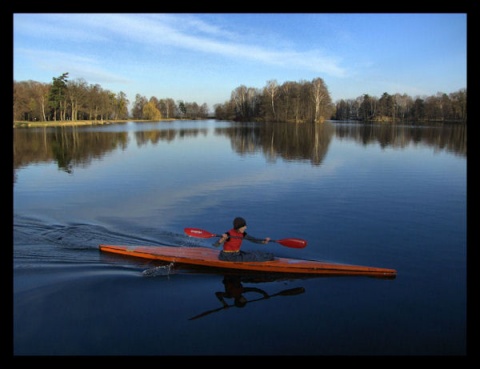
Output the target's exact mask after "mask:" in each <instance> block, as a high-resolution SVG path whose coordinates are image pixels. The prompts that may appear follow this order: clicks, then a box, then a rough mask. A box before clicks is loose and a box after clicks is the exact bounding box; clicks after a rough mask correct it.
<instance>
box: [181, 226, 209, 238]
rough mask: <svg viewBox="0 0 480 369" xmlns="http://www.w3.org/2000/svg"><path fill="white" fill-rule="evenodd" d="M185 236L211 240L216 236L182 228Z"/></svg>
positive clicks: (207, 232)
mask: <svg viewBox="0 0 480 369" xmlns="http://www.w3.org/2000/svg"><path fill="white" fill-rule="evenodd" d="M183 230H184V232H185V233H186V234H188V235H189V236H192V237H198V238H212V237H217V235H216V234H214V233H210V232H209V231H205V230H203V229H200V228H184V229H183Z"/></svg>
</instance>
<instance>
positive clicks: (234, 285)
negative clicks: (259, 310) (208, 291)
mask: <svg viewBox="0 0 480 369" xmlns="http://www.w3.org/2000/svg"><path fill="white" fill-rule="evenodd" d="M223 285H224V286H225V292H215V296H217V298H218V299H219V300H220V302H221V303H222V304H223V307H225V308H228V307H229V305H228V304H227V302H226V301H225V298H233V301H234V305H235V306H236V307H244V306H245V305H246V304H247V302H248V300H247V299H246V297H245V296H243V294H244V293H246V292H257V293H260V294H262V295H263V298H265V299H268V298H269V297H270V296H269V295H268V293H266V292H265V291H264V290H262V289H260V288H256V287H243V285H242V282H241V281H240V277H236V276H225V277H224V278H223Z"/></svg>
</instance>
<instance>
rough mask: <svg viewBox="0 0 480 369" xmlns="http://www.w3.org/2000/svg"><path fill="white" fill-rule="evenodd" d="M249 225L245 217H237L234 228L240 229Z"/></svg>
mask: <svg viewBox="0 0 480 369" xmlns="http://www.w3.org/2000/svg"><path fill="white" fill-rule="evenodd" d="M246 226H247V222H246V221H245V219H243V218H241V217H236V218H235V219H234V220H233V228H235V229H237V230H238V229H240V228H242V227H246Z"/></svg>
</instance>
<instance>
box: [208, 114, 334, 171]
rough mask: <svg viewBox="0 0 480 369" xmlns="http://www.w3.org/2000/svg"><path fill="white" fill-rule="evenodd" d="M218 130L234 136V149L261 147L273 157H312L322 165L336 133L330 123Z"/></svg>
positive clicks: (242, 126)
mask: <svg viewBox="0 0 480 369" xmlns="http://www.w3.org/2000/svg"><path fill="white" fill-rule="evenodd" d="M215 133H216V134H219V135H225V136H228V137H230V139H231V141H232V147H233V148H234V150H235V151H236V152H237V153H239V154H241V155H243V154H247V153H253V152H258V151H261V152H263V154H264V155H265V156H266V158H267V159H268V160H270V161H275V160H276V159H277V158H282V159H285V160H288V161H294V160H308V161H310V162H311V163H312V164H313V165H320V164H321V162H322V160H323V158H324V157H325V155H326V153H327V151H328V146H329V144H330V141H331V139H332V136H333V134H334V127H333V126H332V125H331V124H329V123H325V124H291V123H266V124H258V125H246V126H245V125H238V126H234V127H231V128H218V129H216V130H215Z"/></svg>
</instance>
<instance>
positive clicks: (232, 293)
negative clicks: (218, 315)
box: [189, 276, 305, 320]
mask: <svg viewBox="0 0 480 369" xmlns="http://www.w3.org/2000/svg"><path fill="white" fill-rule="evenodd" d="M223 285H224V286H225V292H215V296H217V298H218V299H219V300H220V301H221V302H222V305H223V306H222V307H219V308H217V309H213V310H208V311H206V312H204V313H201V314H198V315H196V316H194V317H192V318H190V319H189V320H194V319H198V318H201V317H203V316H205V315H208V314H211V313H215V312H217V311H220V310H223V309H227V308H229V307H233V306H236V307H244V306H245V305H246V304H247V303H250V302H255V301H260V300H265V299H268V298H272V297H275V296H293V295H299V294H301V293H304V292H305V288H303V287H296V288H290V289H288V290H283V291H280V292H277V293H274V294H273V295H269V294H268V293H266V292H265V291H264V290H262V289H260V288H256V287H243V285H242V283H241V280H240V277H239V276H225V277H224V278H223ZM247 292H256V293H260V294H261V295H262V297H259V298H256V299H253V300H247V299H246V298H245V296H243V294H244V293H247ZM225 298H233V299H234V304H233V305H229V304H228V303H227V302H226V301H225Z"/></svg>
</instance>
